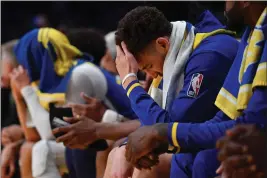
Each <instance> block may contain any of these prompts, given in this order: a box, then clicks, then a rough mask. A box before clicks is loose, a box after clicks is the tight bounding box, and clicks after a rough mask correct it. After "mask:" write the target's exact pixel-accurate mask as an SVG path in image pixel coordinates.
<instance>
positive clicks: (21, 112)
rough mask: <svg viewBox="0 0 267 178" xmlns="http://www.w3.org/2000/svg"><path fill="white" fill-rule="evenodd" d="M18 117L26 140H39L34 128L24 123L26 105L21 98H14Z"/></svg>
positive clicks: (25, 120)
mask: <svg viewBox="0 0 267 178" xmlns="http://www.w3.org/2000/svg"><path fill="white" fill-rule="evenodd" d="M15 103H16V107H17V112H18V117H19V122H20V125H21V127H22V129H23V132H24V135H25V138H26V140H27V141H32V142H36V141H38V140H40V136H39V134H38V132H37V131H36V129H35V128H28V127H27V125H26V122H27V109H26V108H27V107H26V104H25V103H24V101H23V100H20V99H15Z"/></svg>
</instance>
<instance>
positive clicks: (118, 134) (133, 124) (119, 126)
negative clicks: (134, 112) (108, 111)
mask: <svg viewBox="0 0 267 178" xmlns="http://www.w3.org/2000/svg"><path fill="white" fill-rule="evenodd" d="M139 127H140V122H139V121H138V120H131V121H126V122H121V123H97V129H96V134H97V137H98V139H107V140H118V139H121V138H123V137H127V136H128V135H129V134H130V133H131V132H133V131H135V130H136V129H137V128H139Z"/></svg>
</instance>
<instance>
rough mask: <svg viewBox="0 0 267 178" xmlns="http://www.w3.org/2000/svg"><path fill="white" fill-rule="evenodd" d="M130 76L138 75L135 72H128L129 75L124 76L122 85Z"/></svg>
mask: <svg viewBox="0 0 267 178" xmlns="http://www.w3.org/2000/svg"><path fill="white" fill-rule="evenodd" d="M129 77H136V78H137V75H136V74H135V73H129V74H127V75H126V76H125V77H124V78H123V80H122V82H121V85H123V84H124V82H125V81H126V79H127V78H129Z"/></svg>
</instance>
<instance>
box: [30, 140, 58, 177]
mask: <svg viewBox="0 0 267 178" xmlns="http://www.w3.org/2000/svg"><path fill="white" fill-rule="evenodd" d="M50 152H51V151H50V149H49V146H48V142H47V141H46V140H41V141H39V142H37V143H35V144H34V146H33V148H32V174H33V177H40V176H41V175H42V174H44V173H45V171H46V169H47V163H48V161H49V159H53V157H52V156H49V155H50Z"/></svg>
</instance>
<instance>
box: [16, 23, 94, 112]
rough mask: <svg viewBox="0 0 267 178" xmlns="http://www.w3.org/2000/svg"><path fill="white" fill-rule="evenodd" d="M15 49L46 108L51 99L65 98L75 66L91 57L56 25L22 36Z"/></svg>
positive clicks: (63, 99) (62, 101)
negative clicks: (72, 43) (71, 41)
mask: <svg viewBox="0 0 267 178" xmlns="http://www.w3.org/2000/svg"><path fill="white" fill-rule="evenodd" d="M14 53H15V55H16V59H17V61H18V63H19V64H20V65H22V66H23V67H24V68H25V69H27V71H28V74H29V77H30V79H31V82H32V85H33V86H34V87H35V88H36V90H37V94H38V96H39V100H40V103H41V105H42V106H43V107H44V108H45V109H49V103H51V102H56V103H60V104H63V103H64V102H65V91H66V89H67V84H68V81H69V78H70V76H71V72H72V70H73V69H74V68H75V67H76V66H78V65H80V64H82V63H84V62H87V61H91V60H92V58H91V57H90V56H88V55H86V54H84V53H82V52H81V51H80V50H79V49H77V48H76V47H75V46H72V45H71V44H70V42H69V40H68V39H67V37H66V36H65V35H64V34H62V33H61V32H59V31H57V30H55V29H53V28H40V29H35V30H32V31H30V32H28V33H27V34H25V35H24V36H23V37H22V38H21V39H20V40H19V42H18V44H17V45H16V46H15V48H14Z"/></svg>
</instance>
